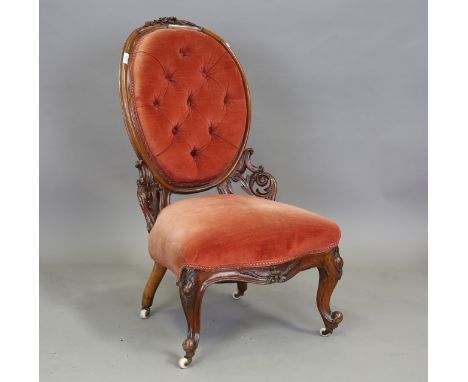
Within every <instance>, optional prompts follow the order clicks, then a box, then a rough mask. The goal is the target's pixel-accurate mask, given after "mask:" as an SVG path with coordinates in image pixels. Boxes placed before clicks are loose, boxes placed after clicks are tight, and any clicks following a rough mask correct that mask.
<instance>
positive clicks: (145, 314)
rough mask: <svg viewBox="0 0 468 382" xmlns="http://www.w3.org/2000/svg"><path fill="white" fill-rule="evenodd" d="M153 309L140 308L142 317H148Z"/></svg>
mask: <svg viewBox="0 0 468 382" xmlns="http://www.w3.org/2000/svg"><path fill="white" fill-rule="evenodd" d="M150 312H151V309H150V308H141V310H140V318H142V319H143V320H145V319H147V318H148V317H149V315H150Z"/></svg>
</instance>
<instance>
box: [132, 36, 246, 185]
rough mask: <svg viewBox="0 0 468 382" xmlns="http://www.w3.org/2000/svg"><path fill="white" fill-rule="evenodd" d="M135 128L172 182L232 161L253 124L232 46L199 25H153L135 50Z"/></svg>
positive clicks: (192, 181)
mask: <svg viewBox="0 0 468 382" xmlns="http://www.w3.org/2000/svg"><path fill="white" fill-rule="evenodd" d="M129 65H130V76H131V89H130V91H131V99H132V103H133V105H132V106H133V110H134V115H135V117H136V129H137V131H138V134H139V135H140V138H141V140H142V141H143V142H144V145H145V146H146V149H147V151H148V153H149V155H150V157H151V159H152V161H153V162H154V164H155V165H156V168H157V169H158V171H159V172H160V173H161V175H162V176H163V177H164V178H165V179H167V180H168V182H170V183H172V184H176V185H179V186H184V185H187V186H193V185H197V184H200V183H204V182H209V181H211V180H213V179H216V178H217V177H219V176H220V175H221V174H223V173H224V172H225V171H226V170H227V169H228V168H229V166H232V165H233V161H234V160H235V159H236V155H237V153H238V151H239V150H240V149H241V148H242V147H241V146H242V144H243V142H244V141H245V138H246V137H245V135H246V134H247V126H248V120H247V119H248V117H249V116H248V112H247V107H248V98H247V92H248V90H247V88H246V87H245V85H244V83H243V78H242V75H241V72H240V69H239V67H238V65H237V63H236V62H235V60H234V58H233V57H232V56H231V54H230V52H229V51H228V50H227V49H226V48H225V47H224V46H223V45H222V44H221V43H220V42H218V41H217V40H215V39H214V38H212V37H211V36H209V35H207V34H205V33H203V32H201V31H199V30H193V29H171V28H162V29H155V30H153V31H151V32H150V33H146V34H144V35H143V36H142V37H141V38H139V39H138V40H137V45H136V46H135V47H134V49H133V52H132V54H131V56H130V62H129Z"/></svg>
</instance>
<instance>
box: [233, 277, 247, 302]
mask: <svg viewBox="0 0 468 382" xmlns="http://www.w3.org/2000/svg"><path fill="white" fill-rule="evenodd" d="M246 290H247V283H245V282H243V281H239V282H237V292H234V293H233V294H232V297H234V299H235V300H238V299H240V298H241V297H242V296H243V295H244V293H245V291H246Z"/></svg>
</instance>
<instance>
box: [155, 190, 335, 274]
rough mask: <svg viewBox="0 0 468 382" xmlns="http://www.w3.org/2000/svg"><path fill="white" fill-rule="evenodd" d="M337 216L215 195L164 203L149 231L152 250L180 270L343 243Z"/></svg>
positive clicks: (288, 256) (276, 258)
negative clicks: (332, 219)
mask: <svg viewBox="0 0 468 382" xmlns="http://www.w3.org/2000/svg"><path fill="white" fill-rule="evenodd" d="M339 240H340V229H339V227H338V226H337V225H336V224H335V223H334V222H332V221H330V220H328V219H326V218H324V217H322V216H320V215H317V214H314V213H311V212H308V211H306V210H303V209H301V208H298V207H294V206H291V205H288V204H283V203H279V202H275V201H271V200H267V199H263V198H259V197H255V196H244V195H209V196H202V197H194V198H190V199H186V200H182V201H179V202H176V203H174V204H171V205H169V206H167V207H166V208H164V209H163V210H162V211H161V213H160V215H159V216H158V219H157V220H156V223H155V225H154V226H153V229H152V230H151V232H150V236H149V253H150V256H151V257H152V258H153V259H154V260H155V261H156V262H158V263H160V264H162V265H164V266H165V267H167V268H169V269H170V270H172V271H173V272H174V273H175V274H176V275H177V276H179V275H180V272H181V270H182V268H183V267H184V266H189V267H193V268H197V269H219V268H247V267H253V266H262V265H273V264H280V263H284V262H287V261H289V260H292V259H294V258H298V257H301V256H304V255H307V254H312V253H321V252H325V251H327V250H329V249H332V248H334V247H336V246H337V245H338V242H339Z"/></svg>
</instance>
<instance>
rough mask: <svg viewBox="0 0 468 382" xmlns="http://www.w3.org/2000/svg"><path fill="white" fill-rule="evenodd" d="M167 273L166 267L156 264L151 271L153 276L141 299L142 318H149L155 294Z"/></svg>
mask: <svg viewBox="0 0 468 382" xmlns="http://www.w3.org/2000/svg"><path fill="white" fill-rule="evenodd" d="M166 271H167V268H166V267H163V266H162V265H161V264H158V263H156V262H155V263H154V266H153V270H152V271H151V275H150V277H149V279H148V281H147V282H146V286H145V290H144V291H143V296H142V298H141V310H140V317H141V318H148V317H149V315H150V311H151V306H152V305H153V299H154V294H155V293H156V290H157V289H158V286H159V284H160V283H161V280H162V279H163V277H164V275H165V274H166Z"/></svg>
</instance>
